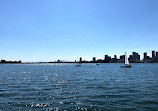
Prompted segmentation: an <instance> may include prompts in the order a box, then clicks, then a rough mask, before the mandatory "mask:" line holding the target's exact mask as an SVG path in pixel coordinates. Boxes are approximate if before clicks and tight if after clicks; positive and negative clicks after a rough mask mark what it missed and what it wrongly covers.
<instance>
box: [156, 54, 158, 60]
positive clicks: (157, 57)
mask: <svg viewBox="0 0 158 111" xmlns="http://www.w3.org/2000/svg"><path fill="white" fill-rule="evenodd" d="M156 62H158V52H156Z"/></svg>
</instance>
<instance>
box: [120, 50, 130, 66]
mask: <svg viewBox="0 0 158 111" xmlns="http://www.w3.org/2000/svg"><path fill="white" fill-rule="evenodd" d="M121 67H124V68H131V67H132V66H131V65H130V64H129V60H128V57H127V54H126V52H125V65H124V66H121Z"/></svg>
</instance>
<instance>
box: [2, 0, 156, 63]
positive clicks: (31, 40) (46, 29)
mask: <svg viewBox="0 0 158 111" xmlns="http://www.w3.org/2000/svg"><path fill="white" fill-rule="evenodd" d="M157 5H158V1H157V0H150V1H149V0H131V1H130V0H119V1H118V0H99V1H98V0H93V1H91V0H78V1H74V0H62V1H57V0H47V1H43V0H33V1H32V0H27V1H20V0H14V1H12V0H1V1H0V42H1V43H0V51H1V53H0V59H5V60H17V61H18V60H22V61H24V62H25V61H29V62H35V61H54V60H58V59H60V60H68V61H74V60H76V59H77V56H78V57H82V58H83V59H85V60H92V57H96V58H97V59H103V58H104V55H106V54H108V55H109V56H112V57H113V55H118V56H119V55H123V54H124V53H125V51H126V52H127V54H128V55H130V54H131V53H132V52H133V51H135V52H139V54H140V56H141V59H142V58H143V53H144V52H147V53H148V55H149V56H151V51H152V50H156V51H157V50H158V44H157V41H158V32H157V30H158V11H157V10H158V7H157Z"/></svg>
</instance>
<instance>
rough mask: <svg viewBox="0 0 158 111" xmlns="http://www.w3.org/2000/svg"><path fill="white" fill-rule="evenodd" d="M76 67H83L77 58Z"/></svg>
mask: <svg viewBox="0 0 158 111" xmlns="http://www.w3.org/2000/svg"><path fill="white" fill-rule="evenodd" d="M75 66H76V67H80V66H81V63H79V61H78V57H77V64H75Z"/></svg>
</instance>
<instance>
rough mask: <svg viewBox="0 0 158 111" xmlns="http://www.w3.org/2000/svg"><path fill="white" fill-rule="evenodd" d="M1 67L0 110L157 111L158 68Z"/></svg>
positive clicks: (113, 64) (98, 66) (86, 66)
mask: <svg viewBox="0 0 158 111" xmlns="http://www.w3.org/2000/svg"><path fill="white" fill-rule="evenodd" d="M121 65H122V64H119V63H118V64H115V63H112V64H101V65H95V64H82V66H81V67H75V65H74V64H0V110H1V111H11V110H15V111H17V110H22V111H40V110H41V111H54V110H56V111H74V110H77V111H82V110H83V111H97V110H101V111H106V110H108V111H116V110H117V111H158V64H132V66H133V67H132V68H129V69H126V68H121V67H120V66H121Z"/></svg>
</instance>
